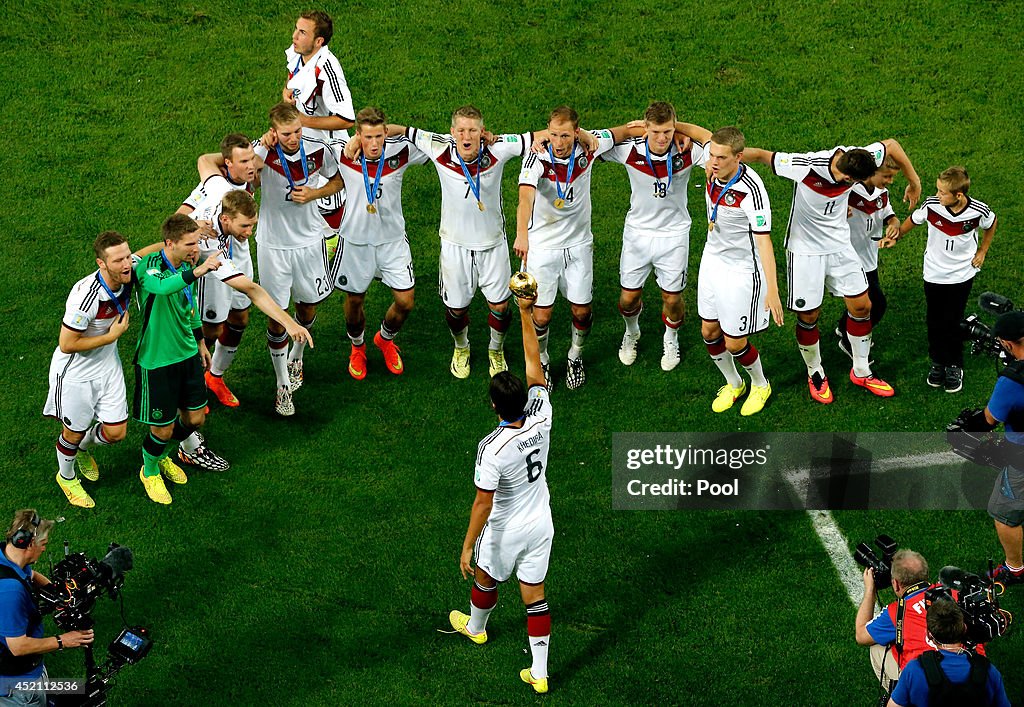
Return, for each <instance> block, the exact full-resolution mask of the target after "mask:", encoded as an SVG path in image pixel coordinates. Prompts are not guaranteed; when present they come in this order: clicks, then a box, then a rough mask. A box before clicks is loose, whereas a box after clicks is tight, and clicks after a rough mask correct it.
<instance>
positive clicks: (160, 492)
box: [139, 467, 171, 506]
mask: <svg viewBox="0 0 1024 707" xmlns="http://www.w3.org/2000/svg"><path fill="white" fill-rule="evenodd" d="M139 479H141V480H142V485H143V486H144V487H145V488H146V495H147V496H149V500H150V501H153V502H155V503H160V504H163V505H165V506H166V505H168V504H169V503H170V502H171V494H169V493H167V487H166V486H164V479H163V477H162V476H160V474H157V475H156V476H146V467H142V468H141V469H139Z"/></svg>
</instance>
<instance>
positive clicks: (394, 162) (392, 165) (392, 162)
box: [388, 157, 399, 169]
mask: <svg viewBox="0 0 1024 707" xmlns="http://www.w3.org/2000/svg"><path fill="white" fill-rule="evenodd" d="M398 164H399V162H398V158H397V157H391V158H389V159H388V168H389V169H398Z"/></svg>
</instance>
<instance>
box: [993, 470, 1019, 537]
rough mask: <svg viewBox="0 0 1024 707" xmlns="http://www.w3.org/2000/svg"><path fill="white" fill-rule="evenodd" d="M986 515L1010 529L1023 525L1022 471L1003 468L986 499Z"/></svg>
mask: <svg viewBox="0 0 1024 707" xmlns="http://www.w3.org/2000/svg"><path fill="white" fill-rule="evenodd" d="M988 514H989V515H990V516H992V517H993V518H994V519H995V520H997V521H999V522H1000V523H1002V524H1003V525H1008V526H1010V527H1011V528H1016V527H1017V526H1019V525H1021V524H1024V471H1022V470H1020V469H1018V468H1017V467H1015V466H1007V467H1004V468H1003V470H1002V471H1001V472H999V476H997V477H996V483H995V486H993V487H992V495H991V496H990V497H989V499H988Z"/></svg>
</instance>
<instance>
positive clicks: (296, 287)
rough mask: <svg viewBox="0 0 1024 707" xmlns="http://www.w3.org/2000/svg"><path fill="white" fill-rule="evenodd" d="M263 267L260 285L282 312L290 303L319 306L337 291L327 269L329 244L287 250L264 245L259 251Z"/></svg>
mask: <svg viewBox="0 0 1024 707" xmlns="http://www.w3.org/2000/svg"><path fill="white" fill-rule="evenodd" d="M256 262H257V263H258V264H259V266H260V285H262V286H263V289H265V290H266V291H267V292H268V293H269V294H270V296H271V297H272V298H273V300H274V301H275V302H276V303H277V305H278V306H279V307H281V308H282V309H288V304H289V302H290V301H292V300H294V301H295V302H297V303H300V304H318V303H320V302H322V301H323V300H325V299H327V296H328V295H329V294H331V292H332V291H333V289H332V288H331V279H330V275H329V272H328V270H329V268H328V266H327V244H326V243H324V242H323V241H322V240H318V241H317V242H316V243H313V244H311V245H308V246H305V247H303V248H296V249H294V250H286V249H283V248H268V247H266V246H263V245H261V246H260V247H259V248H258V249H257V251H256Z"/></svg>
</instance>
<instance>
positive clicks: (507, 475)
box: [475, 385, 551, 530]
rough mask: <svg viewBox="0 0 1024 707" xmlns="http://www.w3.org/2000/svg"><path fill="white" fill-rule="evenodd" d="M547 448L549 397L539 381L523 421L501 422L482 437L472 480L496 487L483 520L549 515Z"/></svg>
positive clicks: (509, 523) (517, 521)
mask: <svg viewBox="0 0 1024 707" xmlns="http://www.w3.org/2000/svg"><path fill="white" fill-rule="evenodd" d="M550 448H551V400H550V398H549V397H548V391H547V390H546V389H545V388H544V386H542V385H535V386H533V387H532V388H530V391H529V394H528V398H527V403H526V417H525V419H524V420H523V426H522V427H509V426H507V425H500V426H499V427H498V429H496V430H494V432H492V433H491V434H489V435H488V436H486V437H484V438H483V439H482V440H480V445H479V447H478V448H477V454H476V475H475V483H476V487H477V488H478V489H481V490H483V491H494V505H493V506H492V507H491V515H490V517H489V518H488V519H487V524H488V525H489V526H490V527H492V528H495V529H498V530H500V529H503V528H520V527H523V526H526V525H531V524H533V523H536V522H538V521H539V520H540V519H543V518H548V519H550V517H551V505H550V495H549V493H548V481H547V469H548V451H549V449H550Z"/></svg>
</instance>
